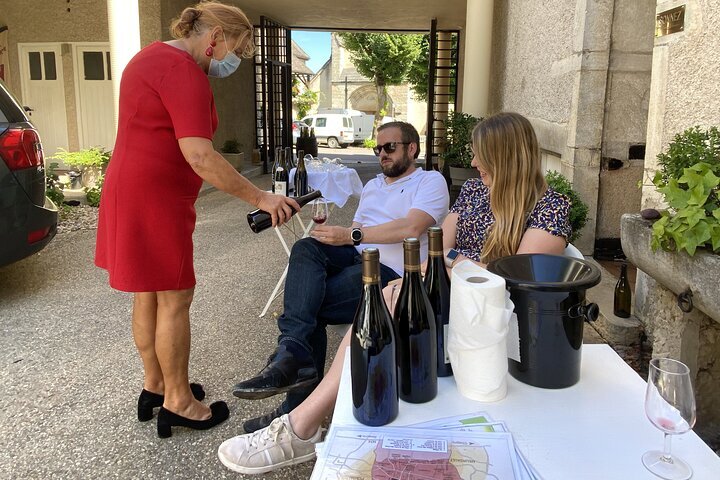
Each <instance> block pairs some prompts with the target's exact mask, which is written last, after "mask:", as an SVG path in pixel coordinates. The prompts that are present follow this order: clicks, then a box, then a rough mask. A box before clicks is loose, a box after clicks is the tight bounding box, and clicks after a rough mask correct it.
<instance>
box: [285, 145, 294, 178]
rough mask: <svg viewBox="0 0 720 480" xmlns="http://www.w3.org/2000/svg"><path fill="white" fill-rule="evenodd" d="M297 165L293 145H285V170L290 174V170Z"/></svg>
mask: <svg viewBox="0 0 720 480" xmlns="http://www.w3.org/2000/svg"><path fill="white" fill-rule="evenodd" d="M293 167H295V160H294V159H293V149H292V147H285V170H286V171H287V172H288V174H290V170H291V169H292V168H293Z"/></svg>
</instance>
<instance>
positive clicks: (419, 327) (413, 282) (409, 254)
mask: <svg viewBox="0 0 720 480" xmlns="http://www.w3.org/2000/svg"><path fill="white" fill-rule="evenodd" d="M403 253H404V264H405V272H404V274H403V283H402V288H401V289H400V295H399V296H398V301H397V303H396V304H395V315H394V318H395V323H396V325H397V337H398V340H397V344H398V346H397V350H398V377H399V383H400V398H402V399H403V400H405V401H406V402H411V403H423V402H428V401H430V400H432V399H433V398H435V395H437V336H436V329H435V314H434V313H433V311H432V306H431V305H430V300H429V299H428V296H427V293H426V292H425V286H424V285H423V282H422V278H420V241H419V240H418V239H417V238H406V239H405V241H403Z"/></svg>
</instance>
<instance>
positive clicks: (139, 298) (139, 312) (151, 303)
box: [132, 292, 165, 395]
mask: <svg viewBox="0 0 720 480" xmlns="http://www.w3.org/2000/svg"><path fill="white" fill-rule="evenodd" d="M156 325H157V295H156V294H155V292H140V293H136V294H135V295H134V298H133V312H132V330H133V338H134V339H135V346H136V347H137V349H138V353H140V358H141V359H142V362H143V369H144V371H145V380H144V385H143V388H145V390H147V391H149V392H153V393H159V394H161V395H162V393H163V392H164V390H165V383H164V381H163V374H162V370H161V369H160V363H158V359H157V355H156V354H155V328H156Z"/></svg>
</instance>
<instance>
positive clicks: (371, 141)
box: [363, 138, 377, 148]
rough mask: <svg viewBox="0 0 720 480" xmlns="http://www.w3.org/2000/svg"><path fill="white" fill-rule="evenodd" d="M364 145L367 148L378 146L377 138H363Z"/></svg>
mask: <svg viewBox="0 0 720 480" xmlns="http://www.w3.org/2000/svg"><path fill="white" fill-rule="evenodd" d="M363 147H365V148H375V147H377V140H375V139H374V138H366V139H365V140H363Z"/></svg>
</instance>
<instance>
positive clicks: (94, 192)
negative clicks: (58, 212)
mask: <svg viewBox="0 0 720 480" xmlns="http://www.w3.org/2000/svg"><path fill="white" fill-rule="evenodd" d="M103 183H105V175H100V176H99V177H98V179H97V181H96V182H95V185H93V186H92V187H85V188H83V191H84V192H85V198H86V199H87V202H88V205H90V206H91V207H99V206H100V196H101V195H102V187H103Z"/></svg>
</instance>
